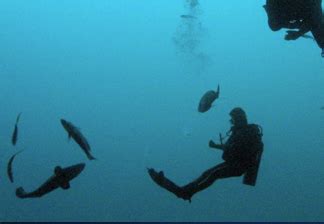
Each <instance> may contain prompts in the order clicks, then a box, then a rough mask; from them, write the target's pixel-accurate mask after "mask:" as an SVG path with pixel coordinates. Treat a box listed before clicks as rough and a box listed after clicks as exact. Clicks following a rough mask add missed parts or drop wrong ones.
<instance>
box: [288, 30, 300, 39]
mask: <svg viewBox="0 0 324 224" xmlns="http://www.w3.org/2000/svg"><path fill="white" fill-rule="evenodd" d="M286 33H287V34H286V36H285V40H297V39H298V38H299V37H300V32H298V31H293V30H288V31H287V32H286Z"/></svg>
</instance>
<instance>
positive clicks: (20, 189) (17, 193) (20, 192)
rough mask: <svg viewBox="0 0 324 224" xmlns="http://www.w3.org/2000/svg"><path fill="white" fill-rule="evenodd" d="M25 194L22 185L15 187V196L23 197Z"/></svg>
mask: <svg viewBox="0 0 324 224" xmlns="http://www.w3.org/2000/svg"><path fill="white" fill-rule="evenodd" d="M26 194H27V193H26V192H25V190H24V188H22V187H18V188H17V189H16V196H17V197H18V198H25V196H26Z"/></svg>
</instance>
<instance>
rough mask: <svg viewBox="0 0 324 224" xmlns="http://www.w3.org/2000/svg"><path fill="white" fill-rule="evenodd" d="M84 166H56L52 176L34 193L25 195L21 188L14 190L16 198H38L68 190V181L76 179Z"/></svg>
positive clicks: (82, 164) (81, 164)
mask: <svg viewBox="0 0 324 224" xmlns="http://www.w3.org/2000/svg"><path fill="white" fill-rule="evenodd" d="M84 167H85V164H84V163H79V164H76V165H73V166H69V167H66V168H61V167H60V166H56V167H55V169H54V175H52V176H51V177H50V178H48V179H47V181H45V183H43V184H42V185H41V186H40V187H39V188H37V189H36V190H35V191H32V192H30V193H27V192H25V191H24V189H23V188H22V187H19V188H17V189H16V196H17V197H18V198H39V197H42V196H43V195H45V194H48V193H50V192H51V191H53V190H55V189H57V188H59V187H61V188H62V189H64V190H66V189H69V188H70V183H69V182H70V181H71V180H72V179H74V178H75V177H77V176H78V175H79V174H80V173H81V172H82V170H83V169H84Z"/></svg>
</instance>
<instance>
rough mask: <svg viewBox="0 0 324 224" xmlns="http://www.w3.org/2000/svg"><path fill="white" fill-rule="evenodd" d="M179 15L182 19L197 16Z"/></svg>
mask: <svg viewBox="0 0 324 224" xmlns="http://www.w3.org/2000/svg"><path fill="white" fill-rule="evenodd" d="M180 17H181V18H183V19H197V17H195V16H192V15H181V16H180Z"/></svg>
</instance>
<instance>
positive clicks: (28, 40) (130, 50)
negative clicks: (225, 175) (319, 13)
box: [0, 0, 324, 221]
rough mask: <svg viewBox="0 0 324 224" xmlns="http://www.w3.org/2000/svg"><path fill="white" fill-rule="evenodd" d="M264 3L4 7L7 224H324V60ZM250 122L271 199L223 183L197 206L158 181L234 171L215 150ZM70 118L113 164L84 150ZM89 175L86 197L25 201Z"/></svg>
mask: <svg viewBox="0 0 324 224" xmlns="http://www.w3.org/2000/svg"><path fill="white" fill-rule="evenodd" d="M195 2H196V3H197V4H195ZM264 3H265V1H259V0H251V1H242V0H231V1H228V0H200V1H195V0H191V1H190V0H188V1H185V0H156V1H152V0H138V1H135V0H96V1H90V0H79V1H69V0H60V1H54V0H46V1H42V0H33V1H23V0H1V1H0V27H1V28H0V46H1V48H0V102H1V112H0V195H1V201H0V221H323V220H324V212H323V211H324V210H323V209H324V190H323V189H324V134H323V133H324V111H323V110H321V109H320V108H321V107H322V106H324V92H323V83H324V62H323V58H321V57H320V49H319V48H318V46H317V45H316V43H315V42H313V41H312V40H309V39H303V38H300V39H299V40H298V41H291V42H288V41H285V40H284V34H285V31H284V30H282V31H280V32H276V33H274V32H272V31H271V30H270V29H269V27H268V23H267V15H266V13H265V11H264V9H263V7H262V6H263V4H264ZM181 15H190V16H191V17H190V18H188V17H187V18H186V17H181ZM218 84H219V85H220V88H221V92H220V98H219V99H217V100H216V102H215V103H214V106H213V107H212V108H211V110H209V111H208V112H206V113H199V112H198V111H197V107H198V103H199V100H200V97H201V96H202V95H203V94H204V93H205V92H206V91H207V90H215V89H216V88H217V85H218ZM236 106H240V107H242V108H244V110H245V111H246V113H247V115H248V120H249V122H251V123H257V124H259V125H261V126H262V128H263V133H264V136H263V141H264V145H265V147H264V153H263V157H262V161H261V165H260V170H259V175H258V180H257V184H256V186H255V187H251V186H248V185H244V184H242V177H236V178H229V179H222V180H219V181H216V182H215V183H214V184H213V185H212V186H211V187H209V188H208V189H206V190H205V191H202V192H200V193H198V194H196V195H195V196H194V197H193V199H192V200H193V201H192V203H191V204H190V203H188V202H186V201H183V200H182V199H178V198H176V197H175V196H174V195H173V194H171V193H169V192H167V191H166V190H164V189H162V188H160V187H159V186H157V185H156V184H155V183H154V182H153V181H152V180H151V179H150V177H149V175H148V174H147V170H146V168H150V167H153V168H155V169H156V170H163V171H164V173H165V175H166V176H167V177H169V178H170V179H171V180H173V181H175V182H176V183H178V184H180V185H184V184H186V183H188V182H189V181H191V180H193V179H194V178H197V177H198V176H199V175H200V174H201V173H202V172H203V171H205V170H206V169H208V168H210V167H212V166H214V165H216V164H218V163H220V162H222V160H221V153H220V152H219V151H215V150H211V149H210V148H208V141H209V140H210V139H213V140H214V141H216V142H217V141H218V134H219V133H220V132H221V133H226V131H228V130H229V128H230V123H229V119H230V117H229V114H228V113H229V112H230V110H231V109H232V108H234V107H236ZM20 112H22V114H21V118H20V122H19V136H18V142H17V145H16V146H12V145H11V134H12V130H13V127H14V123H15V120H16V116H17V114H18V113H20ZM61 118H64V119H67V120H68V121H71V122H72V123H73V124H75V125H76V126H78V127H80V129H81V131H82V133H83V134H84V135H85V136H86V137H87V139H88V141H89V143H90V145H91V148H92V154H93V155H94V156H95V157H96V158H97V159H98V160H96V161H89V160H88V159H87V158H86V156H85V155H84V153H83V152H82V151H81V149H80V148H79V146H78V145H77V144H76V143H75V142H74V141H70V142H69V141H68V137H67V133H66V132H65V131H64V129H63V128H62V125H61V124H60V119H61ZM19 150H24V151H23V152H22V153H21V154H19V155H18V156H17V157H16V159H15V161H14V164H13V172H14V179H15V182H14V183H13V184H11V183H10V182H9V180H8V178H7V173H6V169H7V162H8V160H9V158H10V157H11V156H12V155H13V154H14V153H15V152H17V151H19ZM80 162H84V163H86V168H85V170H84V171H83V172H82V173H81V174H80V175H79V176H78V177H77V178H75V179H74V180H72V181H71V183H70V184H71V188H70V189H68V190H66V191H65V190H62V189H58V190H56V191H54V192H51V193H50V194H48V195H46V196H44V197H42V198H36V199H19V198H17V197H16V196H15V190H16V188H17V187H20V186H23V187H24V189H25V190H26V191H32V190H34V189H35V188H37V187H38V186H39V185H40V184H41V183H43V182H44V181H45V180H46V179H47V178H48V177H49V176H50V175H52V174H53V171H54V167H55V166H57V165H60V166H62V167H66V166H70V165H73V164H76V163H80Z"/></svg>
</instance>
